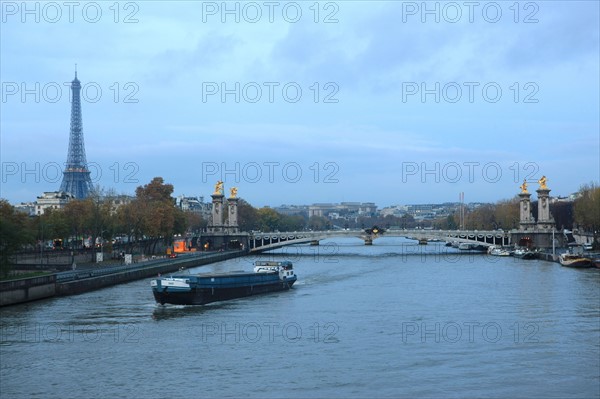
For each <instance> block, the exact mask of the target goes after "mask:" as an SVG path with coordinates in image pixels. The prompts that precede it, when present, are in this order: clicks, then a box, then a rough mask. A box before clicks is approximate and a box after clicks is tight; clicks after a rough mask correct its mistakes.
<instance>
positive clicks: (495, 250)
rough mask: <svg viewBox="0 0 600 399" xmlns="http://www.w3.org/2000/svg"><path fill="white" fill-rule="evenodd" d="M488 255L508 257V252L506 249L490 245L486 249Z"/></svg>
mask: <svg viewBox="0 0 600 399" xmlns="http://www.w3.org/2000/svg"><path fill="white" fill-rule="evenodd" d="M488 254H490V255H492V256H510V251H509V250H508V249H505V248H502V247H496V246H493V245H492V246H490V247H489V248H488Z"/></svg>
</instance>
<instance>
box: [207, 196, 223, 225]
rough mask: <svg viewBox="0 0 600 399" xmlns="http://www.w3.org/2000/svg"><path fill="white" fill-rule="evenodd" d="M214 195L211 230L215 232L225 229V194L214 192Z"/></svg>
mask: <svg viewBox="0 0 600 399" xmlns="http://www.w3.org/2000/svg"><path fill="white" fill-rule="evenodd" d="M211 197H212V225H211V226H210V230H211V231H212V232H213V233H217V232H221V231H223V194H221V193H218V194H217V193H214V194H213V195H211Z"/></svg>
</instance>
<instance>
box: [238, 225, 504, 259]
mask: <svg viewBox="0 0 600 399" xmlns="http://www.w3.org/2000/svg"><path fill="white" fill-rule="evenodd" d="M333 237H357V238H360V239H361V240H363V241H364V242H365V245H371V244H372V243H373V240H375V239H377V238H381V237H405V238H408V239H413V240H440V241H446V242H458V243H469V244H479V245H485V246H490V245H510V243H511V236H510V233H509V232H505V231H500V230H492V231H477V230H425V229H403V230H379V229H377V228H371V229H362V230H357V229H356V230H326V231H293V232H283V233H282V232H276V233H252V234H250V236H249V237H248V240H249V246H250V252H255V253H256V252H263V251H269V250H272V249H277V248H281V247H284V246H287V245H295V244H306V243H310V244H312V245H318V244H319V241H320V240H324V239H327V238H333Z"/></svg>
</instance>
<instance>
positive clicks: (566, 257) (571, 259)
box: [558, 253, 592, 268]
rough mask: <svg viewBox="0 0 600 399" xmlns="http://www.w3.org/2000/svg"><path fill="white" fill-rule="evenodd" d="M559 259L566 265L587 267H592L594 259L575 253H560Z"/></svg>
mask: <svg viewBox="0 0 600 399" xmlns="http://www.w3.org/2000/svg"><path fill="white" fill-rule="evenodd" d="M558 261H559V262H560V264H561V265H562V266H565V267H576V268H585V267H592V260H591V259H590V258H586V257H584V256H582V255H575V254H570V253H564V254H560V256H559V257H558Z"/></svg>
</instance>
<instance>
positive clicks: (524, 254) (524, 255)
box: [513, 248, 535, 259]
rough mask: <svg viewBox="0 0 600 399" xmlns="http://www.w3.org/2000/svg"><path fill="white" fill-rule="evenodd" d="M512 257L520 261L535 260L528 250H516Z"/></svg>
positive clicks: (533, 254)
mask: <svg viewBox="0 0 600 399" xmlns="http://www.w3.org/2000/svg"><path fill="white" fill-rule="evenodd" d="M513 255H514V256H515V257H516V258H521V259H534V258H535V252H533V251H530V250H529V249H528V248H516V249H515V252H514V253H513Z"/></svg>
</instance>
